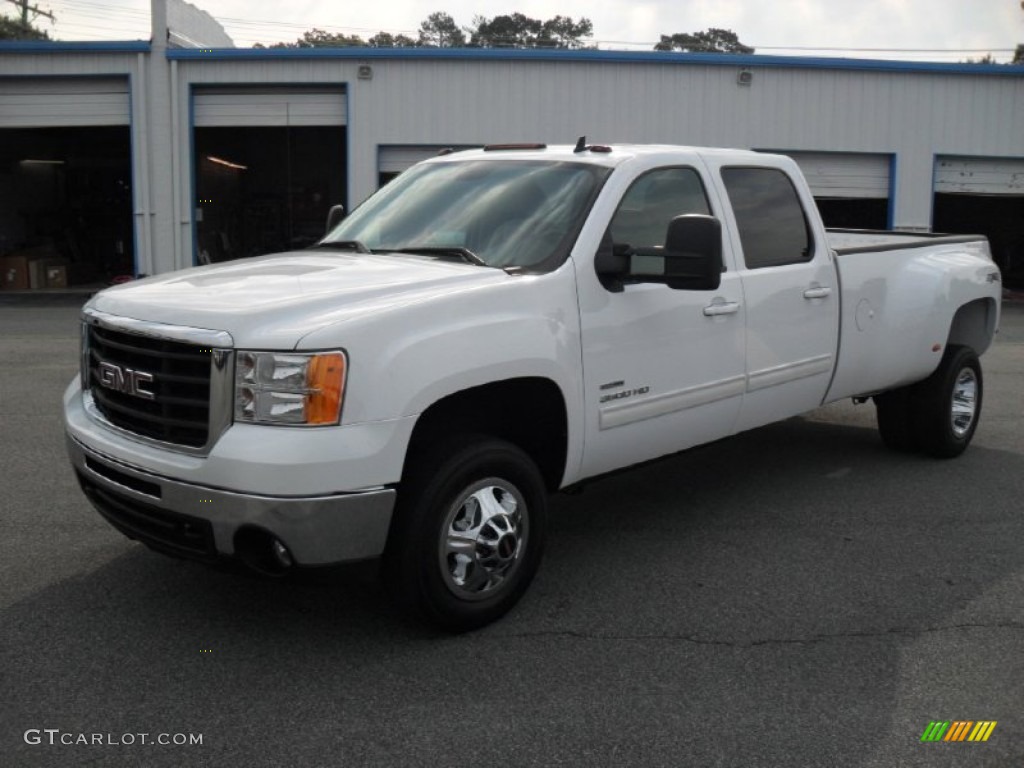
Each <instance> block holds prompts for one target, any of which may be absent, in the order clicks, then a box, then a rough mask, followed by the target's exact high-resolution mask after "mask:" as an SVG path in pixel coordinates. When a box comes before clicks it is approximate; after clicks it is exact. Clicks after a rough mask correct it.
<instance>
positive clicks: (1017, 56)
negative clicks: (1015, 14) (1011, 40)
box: [1010, 5, 1024, 64]
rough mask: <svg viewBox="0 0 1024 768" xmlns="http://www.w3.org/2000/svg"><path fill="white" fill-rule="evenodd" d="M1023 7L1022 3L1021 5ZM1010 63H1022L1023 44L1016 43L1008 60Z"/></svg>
mask: <svg viewBox="0 0 1024 768" xmlns="http://www.w3.org/2000/svg"><path fill="white" fill-rule="evenodd" d="M1022 7H1024V5H1022ZM1010 63H1011V64H1024V44H1021V45H1018V46H1017V50H1016V51H1014V52H1013V59H1012V60H1011V61H1010Z"/></svg>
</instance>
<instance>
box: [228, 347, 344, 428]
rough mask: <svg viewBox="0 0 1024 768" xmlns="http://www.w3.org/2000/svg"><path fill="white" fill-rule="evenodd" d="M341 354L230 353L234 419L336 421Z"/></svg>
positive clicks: (340, 395) (293, 422) (300, 422)
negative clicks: (233, 389) (232, 374)
mask: <svg viewBox="0 0 1024 768" xmlns="http://www.w3.org/2000/svg"><path fill="white" fill-rule="evenodd" d="M347 368H348V365H347V361H346V359H345V353H344V352H340V351H339V352H317V353H313V354H302V353H298V352H288V353H279V352H246V351H239V352H238V354H237V355H236V356H235V421H247V422H252V423H257V424H286V425H306V426H310V425H314V426H315V425H322V424H337V423H338V419H339V418H340V416H341V403H342V400H343V399H344V395H345V372H346V370H347Z"/></svg>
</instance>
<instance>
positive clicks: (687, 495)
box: [0, 419, 1024, 765]
mask: <svg viewBox="0 0 1024 768" xmlns="http://www.w3.org/2000/svg"><path fill="white" fill-rule="evenodd" d="M1022 478H1024V458H1022V457H1021V456H1019V455H1017V454H1013V453H1006V452H1002V451H995V450H988V449H984V448H981V447H978V446H975V447H973V448H971V449H970V450H969V451H968V452H967V453H966V454H965V455H964V456H963V457H961V458H960V459H958V460H955V461H949V462H937V461H934V460H930V459H925V458H921V457H916V456H903V455H898V454H893V453H889V452H887V451H885V450H884V449H883V448H882V447H881V444H880V442H879V440H878V438H877V435H876V434H875V432H874V431H873V430H868V429H864V428H858V427H849V426H838V425H834V424H828V423H820V422H813V421H808V420H804V419H794V420H790V421H787V422H783V423H781V424H777V425H774V426H771V427H766V428H763V429H760V430H756V431H754V432H751V433H747V434H745V435H741V436H739V437H736V438H733V439H731V440H727V441H722V442H719V443H716V444H713V445H710V446H706V447H704V448H701V449H697V450H694V451H690V452H688V453H685V454H682V455H679V456H676V457H673V458H670V459H666V460H663V461H660V462H657V463H654V464H650V465H647V466H644V467H642V468H639V469H637V470H635V471H632V472H629V473H623V474H620V475H615V476H611V477H608V478H605V479H601V480H598V481H595V482H593V483H592V484H590V485H589V486H587V487H586V488H585V489H584V490H583V491H582V492H581V493H579V494H575V495H562V496H558V497H555V498H554V499H553V500H552V501H553V504H552V520H551V525H550V531H549V539H548V549H547V552H546V556H545V562H544V564H543V565H542V568H541V571H540V574H539V575H538V577H537V579H536V580H535V582H534V584H533V586H532V588H531V590H530V591H529V592H528V593H527V594H526V596H525V598H524V599H523V601H522V603H521V604H520V606H519V607H517V608H516V609H515V610H514V611H513V612H512V613H510V614H509V615H508V616H507V617H506V618H505V619H504V620H502V621H499V622H498V623H496V624H494V625H492V626H491V627H488V628H486V629H484V630H481V631H479V632H476V633H471V634H468V635H463V636H458V637H449V636H444V635H438V634H436V633H434V632H431V631H429V630H425V629H421V628H419V627H418V626H416V625H413V624H411V623H409V622H407V621H406V620H404V619H403V618H402V617H400V616H399V615H398V614H397V613H396V612H395V611H394V610H393V609H391V608H390V607H389V606H388V604H387V602H386V600H385V597H384V593H383V590H382V588H381V587H380V586H379V585H378V584H377V582H376V581H375V579H374V578H373V576H374V570H373V566H366V565H364V566H360V567H350V568H345V569H331V570H329V571H313V572H307V573H304V574H302V575H300V576H299V577H298V578H295V579H279V580H275V579H268V578H262V577H249V576H245V575H239V574H236V573H216V572H211V570H210V569H207V568H204V567H202V566H198V565H195V564H192V563H185V562H178V561H174V560H170V559H167V558H164V557H161V556H158V555H156V554H152V553H150V552H148V551H147V550H145V549H144V548H143V547H141V546H133V547H132V548H130V549H129V550H128V551H125V552H124V553H123V554H120V555H115V556H114V557H113V558H112V559H111V560H110V561H109V562H108V563H107V564H106V565H104V566H102V567H100V568H98V569H96V570H94V571H91V572H88V573H82V574H80V575H78V576H75V577H73V578H69V579H66V580H64V581H62V582H61V583H59V584H56V585H54V586H51V587H48V588H46V589H43V590H41V591H40V592H38V593H37V594H34V595H32V596H31V597H30V598H29V599H25V600H22V601H20V602H18V603H16V604H14V605H12V606H10V607H9V608H7V609H6V610H3V611H2V612H0V626H3V628H4V635H5V643H4V646H3V669H4V671H5V676H6V678H7V682H8V684H7V685H6V686H5V687H6V688H7V689H8V690H9V691H14V690H16V691H18V695H17V697H16V699H9V700H8V701H7V702H6V703H5V707H6V709H7V710H9V711H10V712H11V715H10V716H8V717H6V718H5V719H6V720H7V721H8V722H9V723H13V724H14V725H15V726H18V727H21V728H29V727H53V726H48V725H38V726H37V725H36V723H37V722H42V721H43V720H46V722H47V723H50V722H59V723H60V724H61V726H60V727H62V728H64V729H72V730H73V729H81V730H85V731H87V732H92V731H96V730H102V731H108V730H113V731H118V730H121V729H135V730H140V729H142V730H144V729H145V728H143V726H147V727H149V728H151V729H156V728H158V727H161V725H162V726H163V727H168V728H169V727H171V726H173V727H174V728H176V729H189V728H191V729H193V730H197V731H206V732H208V733H211V734H213V736H214V739H213V742H214V743H215V745H216V746H214V747H213V748H211V749H208V750H206V752H205V753H204V754H205V758H210V756H211V755H227V754H252V753H253V752H252V751H253V750H255V749H256V748H257V745H259V747H258V748H259V750H261V751H260V754H261V755H263V756H264V757H265V758H266V759H267V760H272V759H288V760H290V761H291V759H292V758H294V757H295V756H296V755H301V754H303V752H302V750H309V751H310V752H309V754H311V755H313V756H316V755H317V754H321V753H318V752H317V750H321V749H326V748H328V747H330V748H332V749H335V748H337V749H341V751H340V752H337V753H336V755H337V756H338V759H339V760H340V759H342V757H346V758H347V759H351V760H356V761H359V760H369V761H375V760H385V759H386V760H398V761H400V762H407V763H416V762H419V761H421V760H422V761H424V762H427V761H428V760H427V758H426V755H428V754H430V753H429V751H428V752H424V753H422V754H419V753H417V754H412V753H407V752H405V751H403V750H405V749H407V748H409V744H414V743H418V742H417V740H420V741H423V742H424V743H426V744H428V745H429V746H430V748H431V749H441V748H442V747H443V748H445V749H448V748H451V749H456V748H459V749H464V748H465V747H464V741H463V739H464V738H466V737H467V733H470V732H472V729H473V728H474V727H479V728H485V727H487V726H488V724H492V723H494V722H495V718H497V719H502V718H504V720H502V722H509V721H516V719H517V718H518V722H520V724H525V725H523V727H525V728H527V730H529V728H530V727H532V728H535V729H539V730H538V733H554V732H558V733H560V734H561V735H560V737H559V739H558V740H557V743H555V744H554V745H552V744H551V743H546V746H545V749H546V751H545V752H544V753H543V755H544V757H545V759H546V761H547V762H549V763H550V762H556V761H557V759H559V758H567V757H570V756H572V755H573V754H580V752H579V750H582V749H589V750H590V754H591V755H593V756H595V759H596V758H601V759H604V758H609V759H610V756H611V755H613V754H614V750H612V747H613V746H615V748H616V749H619V748H620V747H622V745H626V748H628V747H629V745H630V744H633V745H634V747H635V749H636V750H637V752H635V755H637V756H640V755H644V754H646V755H647V757H648V758H649V759H651V760H652V761H654V762H658V761H659V760H662V759H667V757H668V755H669V754H670V753H669V752H665V753H661V752H657V751H651V750H656V748H657V745H658V744H664V743H665V738H664V737H660V738H659V734H663V733H664V730H663V729H664V728H665V727H666V724H667V723H669V721H671V734H672V735H671V737H670V741H671V743H677V742H678V739H681V738H683V736H682V735H681V734H685V733H690V735H689V736H687V737H686V738H687V749H688V750H690V751H689V755H690V759H689V760H688V762H690V764H693V765H698V764H712V763H715V761H716V760H719V759H721V758H722V754H723V753H722V751H721V750H723V749H726V748H727V749H728V750H729V752H728V755H727V756H726V757H725V760H726V763H727V764H740V763H741V762H743V760H744V759H746V758H749V757H750V756H751V755H752V754H757V755H760V756H761V759H762V760H765V761H766V762H763V763H759V764H784V763H787V757H788V758H789V759H790V761H792V759H794V758H792V754H791V750H792V749H793V744H792V737H793V735H794V733H796V732H799V733H800V734H802V735H801V738H803V739H805V740H809V741H806V744H807V745H808V746H807V748H811V747H815V748H817V749H820V750H822V751H821V752H819V753H815V754H819V755H820V757H821V760H819V761H818V762H817V764H822V765H824V764H836V765H838V764H851V765H853V764H859V761H860V760H861V757H862V756H863V752H862V751H861V752H860V753H858V752H857V751H856V750H854V751H853V752H849V751H846V752H844V751H843V750H845V749H847V747H848V746H849V745H852V744H854V743H855V742H856V740H857V739H859V738H860V736H858V735H857V734H863V733H865V732H866V730H865V729H867V731H870V730H871V729H872V728H878V729H885V728H886V727H888V724H889V723H890V721H891V719H892V717H893V713H892V712H891V701H892V699H893V698H894V696H895V690H896V687H897V685H898V678H899V674H900V664H901V663H903V662H901V660H900V659H901V649H903V648H904V647H906V646H907V645H908V644H910V643H912V642H913V640H914V639H915V638H917V637H919V636H920V635H921V634H922V633H934V632H942V631H946V630H948V631H955V629H956V628H955V627H953V626H952V625H951V624H950V616H951V615H952V614H954V613H956V612H963V611H967V610H968V609H969V608H970V606H971V604H972V601H974V600H975V599H976V598H977V597H978V595H979V594H981V593H982V592H984V591H985V590H986V589H988V588H990V587H991V586H992V585H994V584H998V583H1001V582H1003V581H1005V580H1007V579H1012V578H1016V577H1017V576H1018V575H1019V572H1020V569H1021V564H1022V563H1024V560H1022V558H1021V550H1022V548H1024V535H1022V534H1024V522H1022V520H1021V516H1020V514H1019V504H1020V499H1021V498H1022V497H1024V493H1022V491H1024V488H1022V483H1024V480H1022ZM112 535H114V534H113V533H112ZM1011 607H1012V608H1014V610H1018V612H1017V613H1016V615H1017V616H1020V615H1021V614H1020V612H1019V606H1017V607H1013V606H1011ZM986 610H987V609H986ZM993 610H996V611H997V612H998V610H1000V609H993ZM1009 620H1010V619H1007V618H1006V617H1001V616H987V617H982V618H979V619H978V620H977V623H978V624H979V626H982V627H983V626H984V625H985V622H988V621H992V622H999V621H1003V622H1004V623H1005V622H1006V621H1009ZM1021 628H1024V625H1021ZM1018 636H1020V635H1019V633H1018ZM1017 642H1019V640H1018V641H1017ZM1019 672H1020V670H1019V669H1018V670H1017V671H1016V672H1013V673H1012V674H1011V673H1010V672H1007V679H1006V680H1005V684H1006V685H1011V684H1012V685H1014V686H1015V687H1016V689H1017V690H1020V689H1021V688H1022V685H1021V680H1019V679H1016V677H1019V674H1017V673H1019ZM1000 674H1002V673H1000ZM1015 676H1016V677H1015ZM494 679H500V680H502V681H503V684H502V685H503V688H502V691H503V693H502V694H501V695H498V694H497V693H496V692H495V690H494V688H493V680H494ZM771 702H776V703H778V702H782V703H783V704H784V708H785V711H786V713H787V717H788V718H789V721H788V725H786V726H785V727H782V728H781V729H780V728H779V727H778V725H777V724H776V725H775V726H772V725H771V723H770V722H769V720H768V719H766V716H765V707H766V706H769V705H770V704H771ZM566 706H570V709H571V712H569V711H565V710H564V707H566ZM438 707H441V708H443V709H446V712H445V715H444V719H449V718H451V719H452V720H454V721H455V722H456V723H457V725H452V726H450V727H449V728H448V729H447V730H441V731H439V732H433V733H432V734H428V733H427V732H426V731H427V730H429V727H430V726H429V723H430V722H432V718H434V717H439V718H440V717H441V715H440V713H439V712H436V710H437V709H438ZM602 708H603V709H602ZM604 711H609V712H614V713H616V714H615V717H617V718H619V720H623V719H624V720H626V721H628V723H629V728H630V730H628V732H623V733H620V734H618V735H616V736H615V737H614V738H612V737H610V736H609V735H608V734H607V732H606V730H605V728H606V727H605V726H604V725H602V722H603V720H602V717H601V716H599V713H600V712H604ZM943 711H946V710H943ZM982 714H985V713H978V714H977V715H975V714H974V713H972V712H964V713H962V716H963V717H965V718H966V717H975V716H978V717H980V716H981V715H982ZM841 716H842V717H846V718H848V721H849V722H852V723H854V724H855V727H847V728H845V729H844V730H845V732H846V735H841V736H837V735H836V733H835V731H834V730H833V729H832V725H833V724H834V722H835V721H836V720H837V719H838V718H840V717H841ZM931 716H932V717H933V718H934V717H936V716H939V715H938V714H935V713H933V714H932V715H931ZM943 716H956V717H959V716H961V714H960V713H959V712H958V713H953V714H950V715H943ZM985 716H987V717H992V716H993V715H991V714H985ZM913 717H914V718H916V719H914V720H913V722H914V723H916V722H917V721H918V720H922V722H921V724H920V725H921V728H923V727H924V725H926V724H927V719H928V717H929V713H928V712H922V713H920V717H918V713H913ZM707 718H711V719H714V720H716V721H717V722H719V723H722V722H723V720H722V718H726V719H727V720H728V724H726V725H723V728H724V731H723V732H721V733H719V734H718V736H717V738H716V739H714V740H710V739H708V738H704V737H702V736H700V734H699V730H700V729H702V728H703V726H701V723H702V722H706V721H707ZM381 723H386V724H387V728H388V730H387V732H386V733H383V732H382V731H381V727H382V726H381ZM438 727H440V725H439V726H438ZM545 729H546V730H545ZM689 729H694V730H692V731H691V730H689ZM20 732H21V731H18V733H19V734H20ZM817 732H820V733H819V735H817V736H815V735H814V734H815V733H817ZM826 733H829V734H831V735H829V736H826V735H823V734H826ZM8 736H9V735H8ZM8 736H5V737H4V740H5V741H7V740H8ZM917 736H919V733H917V734H908V738H909V739H910V741H911V742H913V741H914V740H915V739H916V738H917ZM722 739H724V740H725V741H726V742H727V743H728V747H724V746H723V745H722ZM339 740H344V742H345V743H344V745H340V744H339ZM403 740H404V741H403ZM524 741H529V739H528V738H527V737H524V736H523V734H522V733H521V732H517V731H516V730H515V729H512V730H502V729H498V730H497V731H492V734H491V738H490V740H488V741H487V743H486V744H477V745H476V746H473V747H472V748H470V749H469V753H468V754H470V755H472V756H473V757H474V758H478V759H484V758H488V757H493V756H496V755H498V754H499V753H500V752H501V750H502V749H508V748H511V747H516V748H522V749H525V750H526V751H525V752H523V753H522V754H523V755H528V754H530V752H529V747H528V746H524V745H523V742H524ZM1007 743H1009V742H1007ZM1015 743H1016V744H1017V745H1018V746H1019V743H1020V742H1015ZM297 745H301V747H299V746H297ZM400 745H405V746H401V747H400ZM459 745H463V746H462V747H460V746H459ZM616 745H617V746H616ZM844 745H846V746H844ZM23 747H24V745H22V748H23ZM296 749H299V750H300V751H299V752H296V751H295V750H296ZM231 750H234V752H232V751H231ZM286 750H290V751H286ZM346 750H348V751H346ZM396 750H397V751H396ZM492 750H493V751H492ZM574 750H575V751H574ZM147 754H148V753H147ZM440 754H444V752H443V751H442V752H441V753H440ZM449 754H450V753H449ZM631 754H633V753H631ZM844 755H845V756H844ZM858 755H860V756H861V757H858ZM602 756H603V757H602ZM829 756H832V757H829ZM833 757H834V759H832V758H833ZM157 758H158V759H157V760H156V762H154V763H153V764H163V763H161V762H160V761H162V760H168V761H169V762H168V763H167V764H184V763H185V762H186V761H187V760H188V759H192V758H186V759H185V760H183V759H182V755H181V754H180V753H179V754H177V755H176V756H174V757H173V760H172V755H170V754H161V755H158V756H157ZM775 758H778V761H777V762H773V760H774V759H775ZM196 759H198V758H196ZM261 759H262V758H261ZM737 761H739V762H737ZM292 762H293V764H300V763H301V762H302V761H301V760H298V762H295V761H292ZM19 764H21V763H19ZM254 764H255V763H254ZM748 764H751V763H748ZM789 764H801V761H800V760H799V759H797V760H796V762H790V763H789ZM803 764H811V763H806V762H805V763H803Z"/></svg>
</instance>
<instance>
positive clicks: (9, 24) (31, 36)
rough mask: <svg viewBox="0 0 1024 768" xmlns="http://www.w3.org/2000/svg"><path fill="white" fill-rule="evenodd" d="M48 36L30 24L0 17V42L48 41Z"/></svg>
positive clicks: (8, 17)
mask: <svg viewBox="0 0 1024 768" xmlns="http://www.w3.org/2000/svg"><path fill="white" fill-rule="evenodd" d="M49 39H50V36H49V35H48V34H47V33H46V32H45V31H44V30H41V29H36V28H35V27H33V26H32V25H31V24H29V23H27V22H25V23H22V22H21V21H20V20H19V19H12V18H11V17H10V16H3V15H0V40H49Z"/></svg>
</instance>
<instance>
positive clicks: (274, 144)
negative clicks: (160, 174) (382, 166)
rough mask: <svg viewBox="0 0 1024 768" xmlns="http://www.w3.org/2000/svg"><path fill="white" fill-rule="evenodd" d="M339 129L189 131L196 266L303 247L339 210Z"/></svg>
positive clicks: (342, 199) (342, 196) (342, 177)
mask: <svg viewBox="0 0 1024 768" xmlns="http://www.w3.org/2000/svg"><path fill="white" fill-rule="evenodd" d="M345 131H346V129H345V128H344V127H337V126H332V127H315V126H301V127H283V128H274V127H244V128H196V129H195V162H196V168H195V179H196V198H197V201H196V219H195V220H196V237H197V244H196V245H197V257H198V261H199V262H200V263H208V262H209V263H212V262H218V261H227V260H229V259H235V258H239V257H244V256H258V255H260V254H264V253H275V252H278V251H287V250H291V249H295V248H305V247H307V246H309V245H311V244H313V243H314V242H316V241H317V240H319V239H320V238H321V237H323V234H324V224H325V222H326V220H327V212H328V211H329V210H330V207H331V206H332V205H334V204H336V203H340V204H342V205H347V202H348V201H347V198H346V183H345V182H346V178H347V171H346V166H345V154H346V153H345V141H346V136H345Z"/></svg>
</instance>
